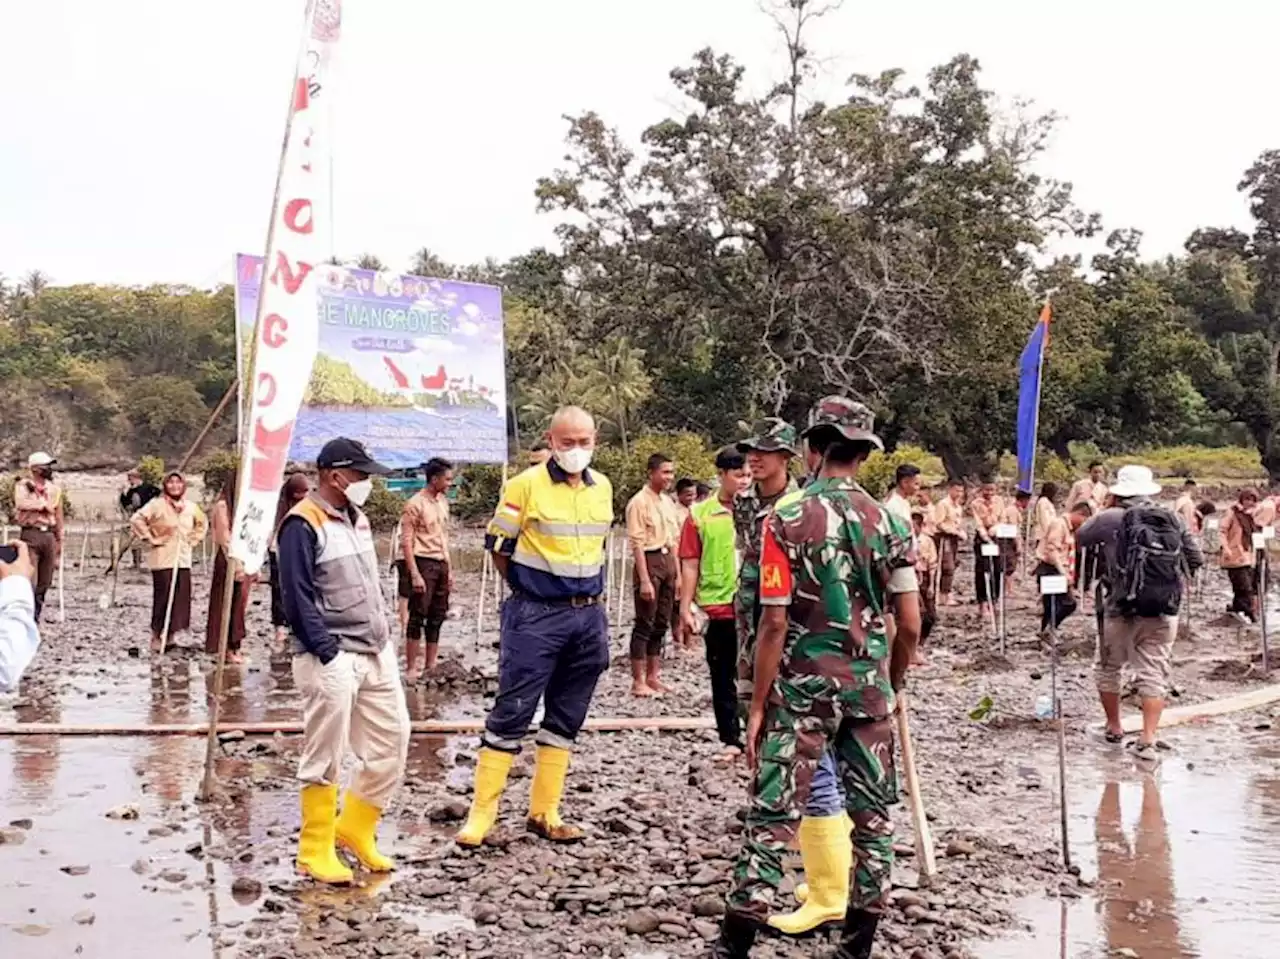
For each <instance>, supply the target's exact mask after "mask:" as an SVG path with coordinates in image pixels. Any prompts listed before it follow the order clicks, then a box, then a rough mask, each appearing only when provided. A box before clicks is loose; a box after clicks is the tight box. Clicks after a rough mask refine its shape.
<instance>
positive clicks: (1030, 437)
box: [1017, 300, 1051, 493]
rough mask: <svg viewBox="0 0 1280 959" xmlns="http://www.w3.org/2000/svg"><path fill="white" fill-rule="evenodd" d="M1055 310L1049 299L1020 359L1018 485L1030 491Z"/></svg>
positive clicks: (1033, 475) (1033, 479)
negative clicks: (1046, 357) (1042, 376)
mask: <svg viewBox="0 0 1280 959" xmlns="http://www.w3.org/2000/svg"><path fill="white" fill-rule="evenodd" d="M1050 315H1051V310H1050V308H1049V301H1048V300H1046V301H1045V304H1044V309H1042V310H1041V311H1040V319H1039V320H1038V321H1037V322H1036V325H1035V329H1033V330H1032V331H1031V336H1030V337H1029V338H1028V339H1027V345H1026V347H1025V348H1024V349H1023V351H1022V356H1021V358H1020V359H1019V360H1018V439H1017V449H1018V489H1020V490H1022V491H1023V492H1024V493H1030V492H1031V491H1032V486H1033V484H1034V482H1035V476H1036V433H1037V432H1038V431H1039V428H1040V375H1041V373H1042V371H1043V369H1044V351H1045V348H1046V347H1048V345H1049V319H1050Z"/></svg>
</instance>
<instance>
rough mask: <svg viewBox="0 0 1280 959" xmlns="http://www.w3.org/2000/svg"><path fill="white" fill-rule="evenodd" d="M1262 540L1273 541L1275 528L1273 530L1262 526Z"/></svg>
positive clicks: (1271, 527) (1270, 527)
mask: <svg viewBox="0 0 1280 959" xmlns="http://www.w3.org/2000/svg"><path fill="white" fill-rule="evenodd" d="M1262 538H1263V539H1275V538H1276V528H1275V527H1274V526H1264V527H1262Z"/></svg>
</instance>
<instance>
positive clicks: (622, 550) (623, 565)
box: [618, 536, 627, 639]
mask: <svg viewBox="0 0 1280 959" xmlns="http://www.w3.org/2000/svg"><path fill="white" fill-rule="evenodd" d="M618 563H619V567H618V638H619V639H621V638H622V635H623V629H622V603H623V600H624V599H626V595H627V538H626V537H625V536H624V537H623V538H622V542H621V543H619V544H618Z"/></svg>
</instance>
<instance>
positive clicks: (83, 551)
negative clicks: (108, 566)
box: [80, 519, 89, 576]
mask: <svg viewBox="0 0 1280 959" xmlns="http://www.w3.org/2000/svg"><path fill="white" fill-rule="evenodd" d="M88 555H89V520H88V519H86V520H85V521H84V539H83V540H81V541H80V575H81V576H83V575H84V563H85V560H86V559H87V558H88Z"/></svg>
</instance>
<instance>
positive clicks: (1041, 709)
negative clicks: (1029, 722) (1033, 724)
mask: <svg viewBox="0 0 1280 959" xmlns="http://www.w3.org/2000/svg"><path fill="white" fill-rule="evenodd" d="M1052 718H1053V697H1051V696H1050V695H1049V694H1048V693H1045V694H1044V695H1043V696H1041V697H1040V698H1039V699H1037V700H1036V719H1052Z"/></svg>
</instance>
